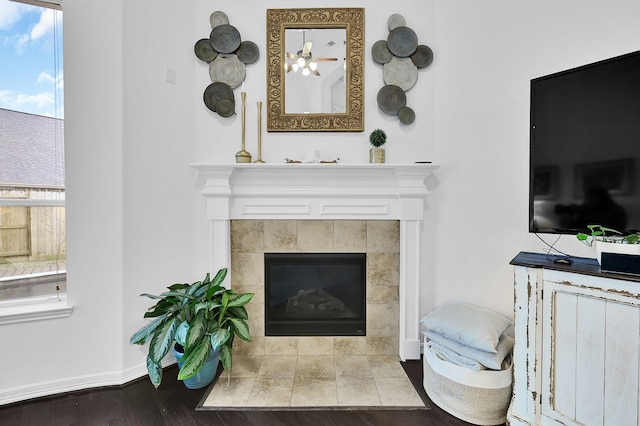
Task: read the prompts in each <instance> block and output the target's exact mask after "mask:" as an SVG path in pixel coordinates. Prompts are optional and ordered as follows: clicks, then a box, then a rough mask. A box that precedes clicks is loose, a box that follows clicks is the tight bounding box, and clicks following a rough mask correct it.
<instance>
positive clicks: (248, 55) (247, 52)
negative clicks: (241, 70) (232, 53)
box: [236, 40, 260, 64]
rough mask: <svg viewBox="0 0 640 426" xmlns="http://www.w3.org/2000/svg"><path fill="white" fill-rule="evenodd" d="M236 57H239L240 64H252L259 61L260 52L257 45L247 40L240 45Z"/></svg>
mask: <svg viewBox="0 0 640 426" xmlns="http://www.w3.org/2000/svg"><path fill="white" fill-rule="evenodd" d="M236 55H238V59H240V62H242V63H243V64H252V63H254V62H255V61H257V60H258V56H260V50H259V49H258V45H257V44H255V43H254V42H252V41H248V40H246V41H243V42H241V43H240V47H238V50H236Z"/></svg>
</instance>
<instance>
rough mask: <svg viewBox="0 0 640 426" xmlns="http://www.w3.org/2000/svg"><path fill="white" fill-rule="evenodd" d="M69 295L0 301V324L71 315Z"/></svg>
mask: <svg viewBox="0 0 640 426" xmlns="http://www.w3.org/2000/svg"><path fill="white" fill-rule="evenodd" d="M72 312H73V306H69V305H67V295H66V294H63V295H60V296H59V297H58V296H43V297H30V298H25V299H15V300H11V301H7V302H0V325H5V324H15V323H20V322H28V321H40V320H48V319H55V318H67V317H69V316H71V313H72Z"/></svg>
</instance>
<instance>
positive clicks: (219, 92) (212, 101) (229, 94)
mask: <svg viewBox="0 0 640 426" xmlns="http://www.w3.org/2000/svg"><path fill="white" fill-rule="evenodd" d="M203 98H204V104H205V105H206V106H207V108H209V109H210V110H211V111H213V112H218V110H217V105H218V102H220V101H221V100H223V99H225V100H228V101H230V102H232V104H235V98H234V96H233V89H232V88H231V87H229V85H228V84H227V83H222V82H220V81H218V82H215V83H211V84H210V85H208V86H207V88H206V89H204V95H203Z"/></svg>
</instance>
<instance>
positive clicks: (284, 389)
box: [247, 376, 293, 407]
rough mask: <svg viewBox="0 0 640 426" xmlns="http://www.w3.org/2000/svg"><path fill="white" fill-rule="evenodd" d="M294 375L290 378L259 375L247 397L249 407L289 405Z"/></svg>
mask: <svg viewBox="0 0 640 426" xmlns="http://www.w3.org/2000/svg"><path fill="white" fill-rule="evenodd" d="M292 389H293V376H292V377H288V378H269V377H259V378H257V379H256V381H255V383H254V385H253V388H252V389H251V394H250V395H249V398H248V399H247V406H248V407H288V406H289V404H290V403H291V390H292Z"/></svg>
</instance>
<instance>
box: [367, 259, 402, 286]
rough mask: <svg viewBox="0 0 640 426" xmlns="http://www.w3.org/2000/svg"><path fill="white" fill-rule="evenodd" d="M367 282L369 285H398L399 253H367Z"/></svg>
mask: <svg viewBox="0 0 640 426" xmlns="http://www.w3.org/2000/svg"><path fill="white" fill-rule="evenodd" d="M367 284H368V285H370V286H399V285H400V255H399V254H398V253H368V254H367Z"/></svg>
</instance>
